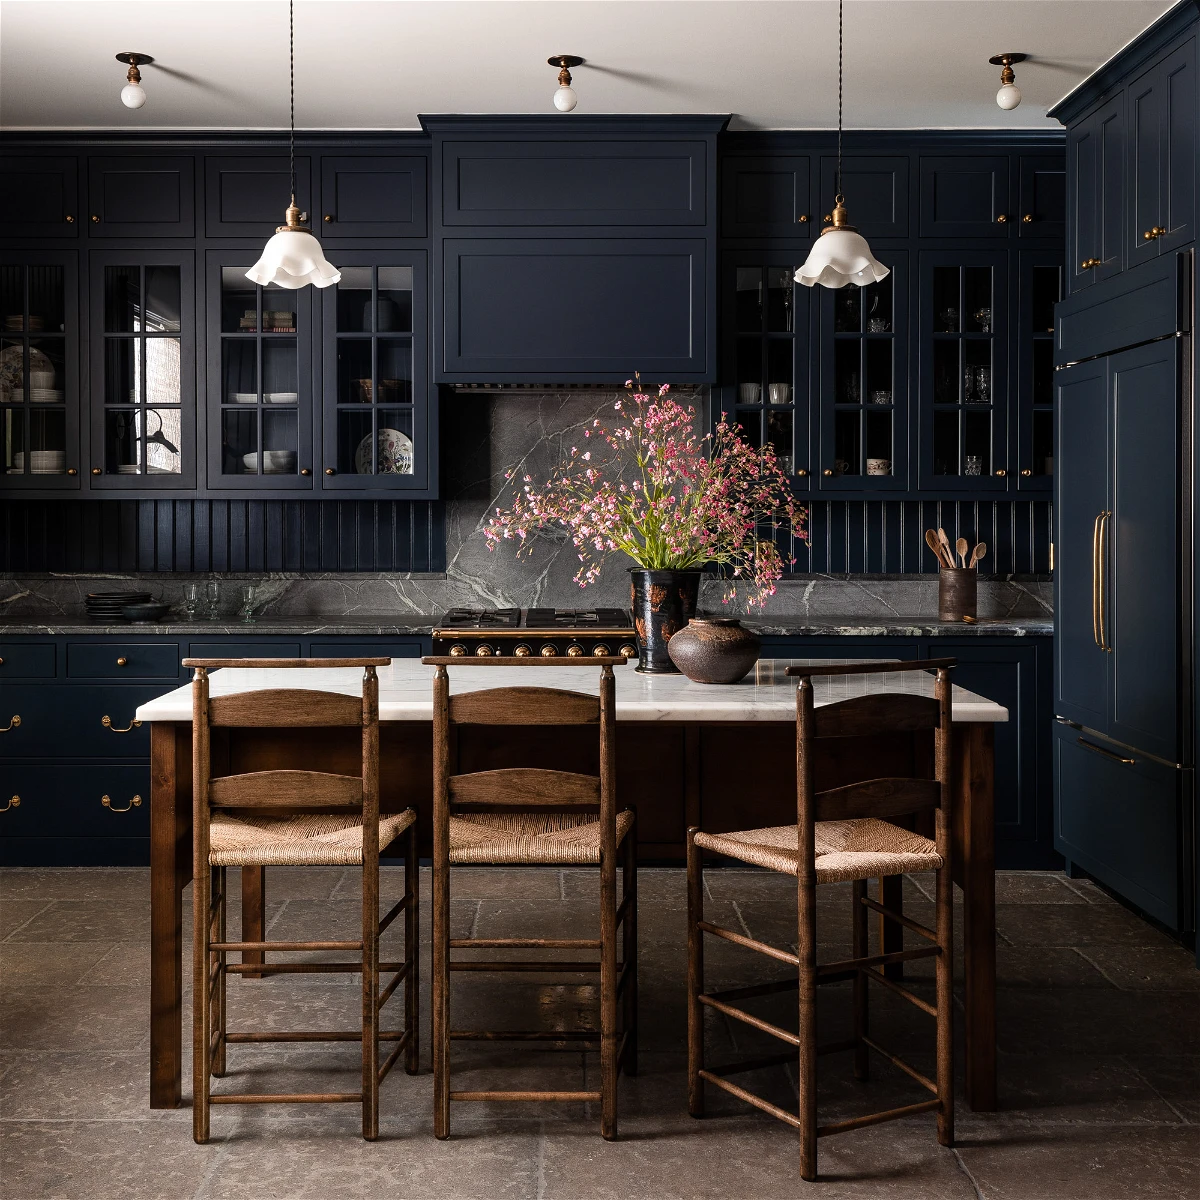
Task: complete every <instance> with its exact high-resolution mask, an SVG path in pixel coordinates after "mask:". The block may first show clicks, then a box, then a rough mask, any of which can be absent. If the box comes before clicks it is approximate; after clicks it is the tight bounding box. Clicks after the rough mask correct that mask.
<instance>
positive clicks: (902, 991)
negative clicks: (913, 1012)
mask: <svg viewBox="0 0 1200 1200" xmlns="http://www.w3.org/2000/svg"><path fill="white" fill-rule="evenodd" d="M862 974H863V976H864V977H865V978H867V979H873V980H874V981H875V982H876V983H879V984H882V985H883V986H884V987H885V988H887V990H888V991H889V992H895V993H896V995H897V996H903V997H904V999H905V1000H907V1001H908V1002H909V1003H910V1004H915V1005H916V1006H917V1007H918V1008H919V1009H920V1010H921V1011H922V1012H923V1013H928V1014H929V1015H930V1016H931V1017H936V1016H937V1008H936V1007H935V1006H934V1005H932V1004H930V1003H929V1001H928V1000H922V999H921V997H920V996H918V995H917V994H916V993H915V992H910V991H909V990H908V988H906V987H905V986H904V985H903V984H899V983H897V982H896V981H895V980H894V979H889V978H888V977H887V976H886V975H885V974H884V973H883V972H882V971H873V970H872V969H871V968H870V967H864V968H863V971H862Z"/></svg>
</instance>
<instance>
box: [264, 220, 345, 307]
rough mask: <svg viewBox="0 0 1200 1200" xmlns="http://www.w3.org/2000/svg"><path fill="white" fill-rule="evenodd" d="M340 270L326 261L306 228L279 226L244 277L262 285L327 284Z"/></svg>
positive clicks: (322, 285) (317, 242) (293, 287)
mask: <svg viewBox="0 0 1200 1200" xmlns="http://www.w3.org/2000/svg"><path fill="white" fill-rule="evenodd" d="M341 277H342V273H341V271H339V270H338V269H337V267H335V266H333V265H332V264H331V263H329V262H327V261H326V259H325V254H324V251H322V249H321V243H320V242H319V241H317V239H316V238H315V237H313V235H312V234H311V233H309V232H308V230H307V229H287V228H284V229H281V230H278V231H277V232H276V233H275V235H274V236H273V237H272V238H271V239H270V241H268V242H267V244H266V246H264V247H263V252H262V257H261V258H260V259H259V260H258V262H256V263H255V264H254V266H252V267H251V268H250V270H248V271H247V272H246V278H247V279H252V280H253V281H254V282H255V283H257V284H260V285H261V286H263V287H266V286H267V285H268V284H271V283H273V284H275V285H276V286H277V287H282V288H290V289H292V290H293V291H295V290H296V289H297V288H302V287H307V286H308V285H309V284H310V283H311V284H312V285H313V287H319V288H323V287H329V285H330V284H333V283H337V281H338V280H339V279H341Z"/></svg>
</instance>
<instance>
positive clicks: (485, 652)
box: [475, 642, 492, 658]
mask: <svg viewBox="0 0 1200 1200" xmlns="http://www.w3.org/2000/svg"><path fill="white" fill-rule="evenodd" d="M475 657H476V658H491V657H492V648H491V646H489V645H488V644H487V643H486V642H481V643H480V644H479V645H478V646H476V647H475Z"/></svg>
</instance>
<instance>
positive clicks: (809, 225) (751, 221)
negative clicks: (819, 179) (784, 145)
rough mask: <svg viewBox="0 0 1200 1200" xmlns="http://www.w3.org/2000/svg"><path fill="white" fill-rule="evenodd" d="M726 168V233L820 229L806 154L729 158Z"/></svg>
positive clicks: (793, 233) (803, 233) (791, 234)
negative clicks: (815, 211) (815, 213)
mask: <svg viewBox="0 0 1200 1200" xmlns="http://www.w3.org/2000/svg"><path fill="white" fill-rule="evenodd" d="M721 170H722V189H721V232H722V233H723V234H724V235H725V237H763V238H808V237H815V236H816V235H817V233H818V232H819V231H820V222H819V221H818V220H817V218H816V217H815V216H814V214H813V211H812V207H811V205H812V198H811V194H810V180H809V173H810V160H809V158H808V156H807V155H782V154H781V155H778V156H774V155H773V156H772V157H770V158H748V157H747V158H727V159H726V160H725V162H724V164H723V165H722V168H721ZM801 218H804V219H803V220H801Z"/></svg>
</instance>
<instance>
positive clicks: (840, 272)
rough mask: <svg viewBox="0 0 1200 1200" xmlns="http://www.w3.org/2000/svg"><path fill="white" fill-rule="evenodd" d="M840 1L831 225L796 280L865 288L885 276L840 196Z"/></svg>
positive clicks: (887, 271) (880, 264)
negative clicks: (852, 223)
mask: <svg viewBox="0 0 1200 1200" xmlns="http://www.w3.org/2000/svg"><path fill="white" fill-rule="evenodd" d="M842 29H843V20H842V0H838V142H837V177H836V183H835V185H834V190H835V193H836V194H835V195H834V198H833V204H834V208H833V214H832V216H831V218H830V219H831V221H832V224H830V226H829V228H828V229H822V230H821V236H820V237H819V238H817V242H816V245H815V246H813V248H812V249H811V250H810V251H809V252H808V258H807V259H805V261H804V265H803V266H801V267H798V268H797V269H796V276H795V278H796V282H797V283H802V284H804V286H805V287H812V286H813V285H814V284H817V283H819V284H820V285H821V286H822V287H827V288H841V287H845V286H846V285H847V284H849V283H853V284H857V285H858V286H859V287H866V286H867V284H869V283H878V282H879V281H880V280H881V279H886V278H887V276H888V274H889V270H890V268H888V267H885V266H884V265H883V263H881V262H880V261H879V260H878V259H877V258H876V257H875V255H873V254H872V253H871V247H870V246H869V245H868V244H867V239H866V238H865V237H863V235H862V234H861V233H859V232H858V230H857V229H855V228H854V226H853V225H851V224H850V221H849V218H848V217H847V216H846V197H845V196H843V195H842Z"/></svg>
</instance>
